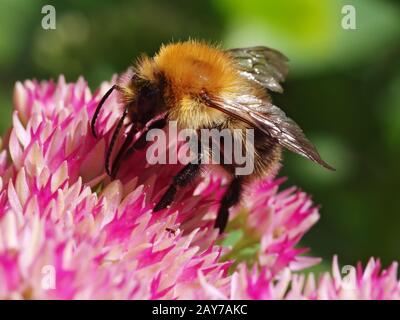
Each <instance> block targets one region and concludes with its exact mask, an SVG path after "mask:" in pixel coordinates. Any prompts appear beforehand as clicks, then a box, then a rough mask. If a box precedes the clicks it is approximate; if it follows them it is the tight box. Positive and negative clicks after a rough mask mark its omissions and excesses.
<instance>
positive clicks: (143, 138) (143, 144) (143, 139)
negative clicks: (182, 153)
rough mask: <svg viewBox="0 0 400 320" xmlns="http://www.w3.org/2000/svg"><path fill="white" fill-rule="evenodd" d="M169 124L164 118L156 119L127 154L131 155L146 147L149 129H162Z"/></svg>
mask: <svg viewBox="0 0 400 320" xmlns="http://www.w3.org/2000/svg"><path fill="white" fill-rule="evenodd" d="M166 124H167V120H166V119H164V118H162V119H159V120H156V121H154V122H153V123H152V124H151V125H150V126H149V127H148V128H147V129H146V131H145V132H143V134H142V135H141V136H140V137H139V139H137V140H136V141H135V143H134V144H133V146H132V147H130V148H129V149H128V150H127V152H126V155H127V156H129V155H131V154H132V153H133V152H135V150H142V149H143V148H145V147H146V146H147V144H148V141H146V134H147V132H148V131H149V130H151V129H162V128H164V127H165V125H166Z"/></svg>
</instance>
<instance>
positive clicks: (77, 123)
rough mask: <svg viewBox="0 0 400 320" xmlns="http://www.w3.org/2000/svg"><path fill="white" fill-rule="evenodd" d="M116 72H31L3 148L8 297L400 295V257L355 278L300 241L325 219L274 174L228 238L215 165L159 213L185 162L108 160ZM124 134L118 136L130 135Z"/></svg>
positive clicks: (239, 210)
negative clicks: (112, 166)
mask: <svg viewBox="0 0 400 320" xmlns="http://www.w3.org/2000/svg"><path fill="white" fill-rule="evenodd" d="M109 86H110V83H103V84H102V85H101V86H100V88H99V89H98V90H97V91H96V92H95V93H93V94H92V93H91V91H90V90H89V88H88V86H87V84H86V83H85V81H84V80H83V79H82V78H81V79H79V80H78V81H77V82H76V83H66V82H65V80H64V78H63V77H62V76H61V77H60V78H59V79H58V81H57V82H56V83H54V82H53V81H44V82H41V83H38V82H37V81H30V80H27V81H25V82H24V83H17V84H16V86H15V92H14V108H15V111H14V113H13V124H12V128H11V130H10V131H9V132H8V133H7V134H6V135H5V136H4V138H3V140H2V141H3V142H2V150H1V153H0V177H1V178H0V299H215V298H217V299H219V298H223V299H284V298H287V299H291V298H296V299H297V298H301V299H319V298H321V299H339V298H398V296H399V293H398V292H399V284H398V280H397V275H396V265H392V266H391V267H390V268H389V269H388V270H386V271H384V272H380V271H379V270H380V264H379V262H378V261H375V260H371V261H370V262H369V264H368V266H367V267H366V269H365V270H364V271H363V270H362V269H361V268H358V269H357V270H356V271H355V276H354V278H351V279H350V280H346V281H350V282H348V283H347V284H349V286H350V285H351V286H350V287H351V289H352V291H348V290H345V289H343V286H341V284H342V282H343V281H342V278H341V276H340V273H339V271H338V267H337V263H336V260H335V262H334V268H333V276H331V275H329V274H324V275H322V276H321V277H320V278H319V280H318V281H317V280H315V278H314V276H312V275H309V276H308V277H305V276H303V275H301V274H298V273H297V272H298V271H299V270H302V269H305V268H307V267H309V266H311V265H314V264H316V263H318V261H319V259H318V258H313V257H307V256H304V255H303V253H304V252H305V251H306V249H303V248H300V247H299V241H300V240H301V238H302V237H303V235H304V234H305V233H306V232H307V231H308V230H309V229H310V228H311V227H312V226H313V225H314V224H315V223H316V221H317V220H318V218H319V213H318V209H317V208H316V207H315V206H313V204H312V202H311V200H310V198H309V196H308V195H306V194H305V193H304V192H301V191H300V190H297V189H296V188H290V189H286V190H283V191H280V190H279V186H280V184H281V182H282V180H281V179H278V180H275V179H273V177H267V178H266V179H264V180H262V181H258V182H255V183H254V184H252V185H250V186H249V187H248V190H247V192H246V194H245V196H244V199H243V201H242V204H241V205H240V206H237V207H236V208H235V209H234V212H232V213H233V214H232V218H231V221H230V223H229V225H228V231H229V233H228V236H227V237H223V238H220V237H219V236H218V232H217V231H216V230H214V229H213V222H214V219H215V215H216V212H217V209H218V201H219V199H220V198H221V196H222V194H223V190H224V188H225V182H226V181H225V179H224V177H223V176H220V175H219V174H218V173H214V172H213V173H211V172H205V173H203V174H202V176H201V177H200V178H199V181H198V183H197V184H194V185H191V186H190V187H188V188H185V189H184V190H182V192H180V193H179V194H178V197H177V199H176V202H175V203H174V204H173V205H172V206H171V207H169V208H167V209H165V210H162V211H160V212H157V213H154V214H153V213H152V208H153V206H154V204H155V202H156V199H158V198H159V197H160V195H161V194H162V192H163V191H164V190H165V189H166V188H167V187H168V184H169V183H170V181H171V179H172V177H173V176H174V174H175V173H176V172H177V171H178V170H179V166H177V165H149V164H148V163H147V162H146V152H145V150H144V151H137V152H136V153H135V154H134V155H132V156H130V157H129V158H128V159H126V161H125V162H124V163H123V165H122V167H121V171H120V173H121V174H120V177H121V178H119V179H117V180H114V181H111V180H110V179H109V178H108V176H107V175H106V173H105V172H104V157H105V152H106V150H107V148H108V144H109V141H110V138H111V134H112V131H113V128H114V127H115V124H116V121H117V119H118V118H119V115H120V111H121V110H120V108H119V104H118V101H117V98H116V97H115V95H112V96H111V97H110V99H108V100H107V101H106V103H105V105H104V108H103V110H102V112H101V113H100V117H99V120H98V122H97V130H98V132H99V137H100V138H99V139H95V138H94V137H93V136H92V135H91V133H90V130H89V120H90V118H91V116H92V115H93V113H94V110H95V108H96V106H97V104H98V102H99V100H100V98H101V97H102V95H103V94H104V93H105V91H106V90H107V89H108V87H109ZM122 139H123V137H120V138H119V141H118V142H117V143H118V144H120V143H121V142H122Z"/></svg>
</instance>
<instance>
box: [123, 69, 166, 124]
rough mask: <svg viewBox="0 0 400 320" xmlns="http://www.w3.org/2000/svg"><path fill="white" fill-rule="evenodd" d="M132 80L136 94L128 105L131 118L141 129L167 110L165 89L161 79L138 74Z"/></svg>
mask: <svg viewBox="0 0 400 320" xmlns="http://www.w3.org/2000/svg"><path fill="white" fill-rule="evenodd" d="M131 82H132V87H133V88H134V91H135V95H134V99H132V101H130V103H129V106H128V109H129V114H130V119H131V121H132V122H133V123H134V125H136V127H137V128H138V129H141V128H143V127H144V126H145V125H146V124H147V123H148V122H149V121H150V120H151V119H153V118H154V117H156V116H157V115H159V114H161V113H163V112H164V111H165V103H164V98H163V90H162V86H161V85H160V81H153V80H147V79H143V78H141V77H139V76H138V75H137V74H134V75H133V77H132V80H131Z"/></svg>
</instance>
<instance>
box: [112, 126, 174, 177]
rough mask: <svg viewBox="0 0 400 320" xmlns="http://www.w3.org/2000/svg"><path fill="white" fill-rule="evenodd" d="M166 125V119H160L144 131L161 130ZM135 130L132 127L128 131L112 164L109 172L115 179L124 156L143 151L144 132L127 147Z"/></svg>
mask: <svg viewBox="0 0 400 320" xmlns="http://www.w3.org/2000/svg"><path fill="white" fill-rule="evenodd" d="M165 125H166V119H160V120H157V121H155V122H153V123H152V124H151V125H150V126H149V127H148V128H147V130H146V131H148V130H151V129H162V128H163V127H165ZM136 132H137V130H136V129H135V128H134V127H133V126H132V128H131V130H130V131H129V133H128V135H127V137H126V139H125V141H124V143H123V145H122V147H121V149H120V150H119V152H118V154H117V156H116V157H115V160H114V162H113V164H112V171H111V177H113V178H115V177H116V175H117V173H118V170H119V168H120V165H121V162H122V159H123V158H124V157H125V156H129V155H131V154H132V153H133V152H134V151H135V150H141V149H143V148H144V147H145V146H146V145H147V142H148V141H146V132H144V133H143V134H142V135H141V136H140V137H139V139H138V140H137V141H135V143H134V144H133V145H132V146H131V147H129V145H130V144H131V143H132V140H133V137H134V135H135V134H136Z"/></svg>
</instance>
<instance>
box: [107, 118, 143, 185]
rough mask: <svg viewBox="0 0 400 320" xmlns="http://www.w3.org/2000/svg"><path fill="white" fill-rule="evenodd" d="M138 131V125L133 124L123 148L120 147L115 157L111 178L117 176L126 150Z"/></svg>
mask: <svg viewBox="0 0 400 320" xmlns="http://www.w3.org/2000/svg"><path fill="white" fill-rule="evenodd" d="M136 132H137V129H136V127H135V126H134V125H133V124H132V126H131V128H130V129H129V132H128V135H127V136H126V138H125V141H124V143H123V144H122V146H121V148H120V149H119V151H118V153H117V156H116V157H115V159H114V161H113V163H112V166H111V170H110V171H111V178H113V179H114V178H115V176H116V175H117V172H118V169H119V166H120V164H121V161H122V158H123V156H124V154H125V152H126V151H127V150H128V148H129V145H130V144H131V143H132V140H133V137H134V136H135V134H136Z"/></svg>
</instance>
